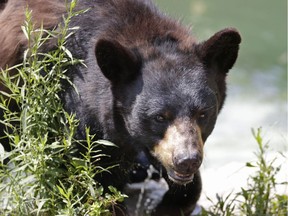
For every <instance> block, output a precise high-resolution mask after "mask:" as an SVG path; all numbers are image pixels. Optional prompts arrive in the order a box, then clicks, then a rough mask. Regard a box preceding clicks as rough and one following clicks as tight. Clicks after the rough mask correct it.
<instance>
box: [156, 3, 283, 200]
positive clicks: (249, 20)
mask: <svg viewBox="0 0 288 216" xmlns="http://www.w3.org/2000/svg"><path fill="white" fill-rule="evenodd" d="M155 2H156V4H157V5H158V6H159V7H160V8H161V9H162V11H164V12H166V13H167V14H168V15H170V16H172V17H175V18H176V19H179V18H180V19H181V20H182V23H183V24H185V25H187V26H191V27H192V33H193V35H194V36H196V38H198V40H199V41H201V40H205V39H208V38H209V37H210V36H212V35H213V34H214V33H215V32H217V31H219V30H221V29H223V28H225V27H235V28H237V29H238V30H239V32H240V33H241V36H242V43H241V46H240V54H239V58H238V60H237V63H236V65H235V66H234V68H233V69H232V70H231V71H230V72H229V76H228V80H227V82H228V97H227V100H226V103H225V106H224V109H223V110H222V111H221V113H220V116H219V118H218V122H217V125H216V127H215V130H214V132H213V133H212V135H211V136H210V137H209V139H208V140H207V142H206V144H205V161H204V164H203V166H202V176H203V184H204V195H203V196H202V199H205V195H208V196H215V193H222V192H223V193H224V192H227V191H229V190H230V189H235V188H239V186H243V185H245V184H246V183H247V181H246V178H247V175H248V173H249V172H250V171H249V170H248V171H247V168H245V163H246V162H249V161H253V160H255V155H254V152H255V151H256V150H257V144H256V142H255V141H254V139H253V136H252V133H251V128H255V129H257V128H259V127H262V128H263V136H264V140H266V141H269V146H270V149H271V150H270V152H271V154H272V155H274V153H275V154H277V152H279V151H281V152H282V153H284V155H286V157H287V149H288V146H287V1H286V0H277V1H271V0H253V1H251V0H241V1H239V0H217V1H215V0H205V1H204V0H181V1H175V0H155ZM279 163H281V164H283V165H284V167H283V169H284V170H285V169H286V171H287V170H288V168H286V167H287V166H288V165H287V164H288V163H287V158H286V161H280V162H279ZM285 163H286V164H285ZM285 166H286V167H285ZM283 169H282V170H283ZM252 171H253V170H252ZM281 175H282V176H279V178H286V181H287V179H288V177H287V172H285V173H284V172H282V174H281ZM284 190H287V188H285V189H284Z"/></svg>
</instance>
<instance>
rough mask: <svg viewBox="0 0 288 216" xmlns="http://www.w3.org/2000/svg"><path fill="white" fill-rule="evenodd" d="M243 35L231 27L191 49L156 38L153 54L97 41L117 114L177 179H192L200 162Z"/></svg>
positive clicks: (134, 141) (133, 139)
mask: <svg viewBox="0 0 288 216" xmlns="http://www.w3.org/2000/svg"><path fill="white" fill-rule="evenodd" d="M240 41H241V38H240V35H239V33H238V32H237V31H236V30H235V29H231V28H230V29H224V30H222V31H220V32H218V33H216V34H215V35H213V36H212V37H211V38H209V39H208V40H206V41H204V42H202V43H194V44H193V45H192V47H191V49H189V51H183V50H181V49H179V43H178V41H177V40H176V39H173V38H167V37H165V38H164V39H161V38H160V39H159V38H158V39H157V40H156V39H155V40H154V42H153V43H154V44H153V47H154V49H155V50H156V51H155V53H154V55H152V56H150V57H149V58H144V57H143V54H142V53H140V52H139V51H138V50H137V48H135V49H134V48H127V47H125V46H123V45H121V44H120V43H119V42H117V41H114V40H107V39H99V40H98V42H97V44H96V48H95V55H96V59H97V63H98V66H99V68H100V70H101V72H102V73H103V74H104V76H105V77H106V78H107V79H108V80H109V81H110V83H111V89H112V93H113V96H114V106H115V109H114V110H115V112H116V114H115V116H116V118H120V119H121V120H122V121H123V124H124V125H125V130H126V131H127V134H128V136H129V137H130V140H131V143H130V144H131V145H133V146H134V147H135V148H137V149H140V151H145V152H146V153H147V154H148V155H150V156H151V158H152V159H153V161H154V162H153V164H154V165H155V166H158V167H159V168H162V170H163V173H164V174H165V175H166V174H167V176H168V177H169V179H170V180H172V181H173V182H175V183H177V184H181V185H182V184H187V183H189V182H191V181H193V177H194V174H195V173H196V172H197V171H198V169H199V167H200V165H201V163H202V159H203V145H204V142H205V140H206V139H207V137H208V136H209V135H210V134H211V132H212V130H213V128H214V125H215V122H216V119H217V115H218V113H219V111H220V109H221V107H222V106H223V102H224V99H225V94H226V93H225V92H226V82H225V78H226V75H227V72H228V71H229V70H230V69H231V68H232V66H233V64H234V63H235V61H236V59H237V55H238V49H239V44H240ZM116 127H117V126H116Z"/></svg>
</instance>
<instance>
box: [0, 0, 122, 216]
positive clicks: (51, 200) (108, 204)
mask: <svg viewBox="0 0 288 216" xmlns="http://www.w3.org/2000/svg"><path fill="white" fill-rule="evenodd" d="M75 5H76V1H72V2H71V4H69V5H68V4H67V16H66V17H65V18H63V23H62V24H61V25H60V26H59V28H57V30H56V29H55V30H53V31H47V30H44V29H43V28H40V29H34V26H33V23H32V21H31V20H32V17H31V12H29V10H27V12H26V22H25V25H24V26H23V28H22V30H23V32H24V34H25V36H26V37H27V40H28V44H29V47H28V49H27V50H26V51H25V53H24V60H23V63H22V64H20V65H17V66H14V67H13V68H9V69H7V70H2V71H1V75H0V80H1V81H2V83H4V85H6V87H7V88H8V89H9V91H10V92H9V93H7V92H4V91H2V92H1V94H0V95H1V96H0V108H1V109H2V110H3V112H4V116H3V118H2V119H1V120H0V121H1V123H2V124H4V125H5V127H6V131H7V133H6V134H7V138H8V139H9V142H10V145H11V146H12V151H11V152H5V153H3V154H2V156H1V157H2V163H0V164H1V168H0V214H1V215H88V214H89V215H110V214H111V213H110V212H111V209H113V208H114V207H115V206H116V203H117V202H121V201H123V199H124V197H125V196H124V195H122V194H121V193H120V192H118V191H117V190H116V189H115V188H113V187H110V188H109V189H110V191H111V193H110V194H104V192H103V188H102V187H101V185H100V184H99V183H98V182H96V181H95V180H94V177H95V175H97V174H99V173H100V172H105V171H107V170H104V169H102V168H101V167H100V166H99V165H98V162H99V160H101V157H104V156H105V155H104V156H103V155H102V154H101V151H100V150H99V146H100V145H107V146H109V147H110V148H113V146H114V145H113V144H111V143H109V142H100V141H94V139H93V136H92V135H90V133H89V129H87V130H86V140H85V141H80V140H75V139H74V135H75V131H76V128H77V125H78V121H77V119H76V118H75V116H74V115H73V114H68V113H67V112H65V110H64V109H63V106H62V103H61V100H60V98H59V96H58V95H59V93H60V92H61V90H62V89H61V86H62V85H61V84H62V82H64V81H65V82H68V83H70V84H71V85H72V83H71V82H70V81H69V78H68V77H67V76H66V75H65V73H66V68H67V66H69V65H73V64H83V62H82V61H81V60H77V59H74V58H73V57H72V55H71V53H70V52H69V50H67V49H66V48H65V44H66V40H67V38H68V37H70V36H71V35H72V34H73V32H74V31H76V30H77V28H76V27H75V28H70V27H69V22H70V20H71V18H72V17H74V16H77V15H78V14H80V13H84V12H85V11H77V12H75V11H74V8H75ZM49 40H55V41H57V48H56V49H55V50H53V51H51V52H48V53H43V52H41V49H42V48H43V44H44V43H47V42H48V41H49ZM12 70H17V73H16V74H15V73H11V71H12ZM10 74H15V75H10ZM12 103H14V105H15V104H16V106H17V108H18V109H16V110H18V111H15V110H14V109H13V110H11V109H10V105H11V104H12ZM83 143H85V145H84V144H83ZM77 145H81V146H82V148H83V147H84V148H86V151H84V152H85V153H79V152H77ZM7 158H9V162H8V163H7V164H6V163H4V162H3V161H4V159H7Z"/></svg>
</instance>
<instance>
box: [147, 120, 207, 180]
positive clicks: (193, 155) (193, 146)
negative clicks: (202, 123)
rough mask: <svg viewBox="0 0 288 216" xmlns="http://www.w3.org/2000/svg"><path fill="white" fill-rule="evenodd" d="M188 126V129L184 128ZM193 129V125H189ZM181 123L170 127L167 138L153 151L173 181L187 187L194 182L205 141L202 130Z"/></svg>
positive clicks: (166, 134) (200, 162)
mask: <svg viewBox="0 0 288 216" xmlns="http://www.w3.org/2000/svg"><path fill="white" fill-rule="evenodd" d="M184 126H186V127H184ZM189 126H190V127H191V124H190V125H189ZM189 126H188V125H187V124H185V125H184V123H183V122H182V124H181V123H180V124H179V122H178V123H177V124H174V125H171V126H170V127H168V129H167V131H166V133H165V136H164V137H163V139H162V140H160V141H159V142H158V143H157V144H156V145H155V146H154V148H153V150H152V151H151V154H152V155H153V156H154V158H156V159H157V160H158V161H159V162H160V164H161V165H162V167H164V168H165V170H166V173H167V175H168V177H169V179H170V180H171V181H173V182H174V183H176V184H179V185H185V184H188V183H190V182H192V181H193V178H194V174H195V173H196V172H197V171H198V169H199V167H200V166H201V164H202V159H203V141H202V138H201V131H200V128H199V127H197V126H195V127H194V129H193V130H191V128H189Z"/></svg>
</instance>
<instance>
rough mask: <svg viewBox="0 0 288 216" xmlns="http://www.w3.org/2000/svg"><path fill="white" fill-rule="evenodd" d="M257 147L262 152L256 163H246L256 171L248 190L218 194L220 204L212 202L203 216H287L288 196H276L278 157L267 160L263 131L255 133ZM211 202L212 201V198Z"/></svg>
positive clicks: (278, 169)
mask: <svg viewBox="0 0 288 216" xmlns="http://www.w3.org/2000/svg"><path fill="white" fill-rule="evenodd" d="M252 133H253V136H254V138H255V140H256V142H257V144H258V149H259V152H257V153H255V156H256V157H257V161H256V163H247V164H246V166H247V167H249V168H254V169H255V168H256V169H257V171H256V172H255V173H254V175H252V176H249V178H248V188H247V189H246V188H241V191H240V192H239V193H237V194H236V195H235V196H233V195H232V193H230V194H229V195H227V196H226V197H221V196H219V195H217V203H213V205H212V206H211V208H210V209H209V210H204V213H203V215H213V216H216V215H223V216H232V215H245V216H246V215H249V216H250V215H251V216H252V215H253V216H254V215H259V216H260V215H261V216H264V215H266V216H272V215H273V216H274V215H279V216H284V215H288V195H285V194H283V195H280V194H277V193H276V186H277V184H286V185H287V184H288V182H281V183H278V182H276V178H275V176H276V175H277V173H278V172H279V171H280V169H281V167H280V166H278V167H275V165H274V162H275V160H276V158H274V159H273V160H271V161H268V160H267V158H266V154H267V150H268V147H269V146H268V143H266V144H264V143H263V139H262V136H261V129H258V130H257V131H255V130H252ZM210 200H211V199H210Z"/></svg>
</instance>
